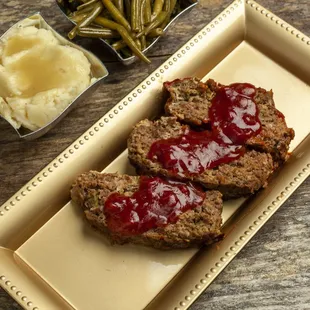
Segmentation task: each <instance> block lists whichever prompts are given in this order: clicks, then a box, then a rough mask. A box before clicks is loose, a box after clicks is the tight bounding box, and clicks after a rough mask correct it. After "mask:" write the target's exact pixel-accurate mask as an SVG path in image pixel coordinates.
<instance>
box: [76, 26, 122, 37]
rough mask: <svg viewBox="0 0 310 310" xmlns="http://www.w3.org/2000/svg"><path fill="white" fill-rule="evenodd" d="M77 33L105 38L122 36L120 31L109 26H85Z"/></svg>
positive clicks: (83, 35)
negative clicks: (108, 27)
mask: <svg viewBox="0 0 310 310" xmlns="http://www.w3.org/2000/svg"><path fill="white" fill-rule="evenodd" d="M77 34H78V35H79V36H81V37H91V38H104V39H111V38H119V37H120V35H119V34H118V32H116V31H113V30H111V29H107V28H91V27H85V28H80V29H78V31H77Z"/></svg>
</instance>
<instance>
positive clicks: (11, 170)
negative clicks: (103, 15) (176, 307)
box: [0, 0, 310, 310]
mask: <svg viewBox="0 0 310 310" xmlns="http://www.w3.org/2000/svg"><path fill="white" fill-rule="evenodd" d="M1 2H2V3H1V10H0V23H1V24H0V33H3V32H4V31H5V30H6V29H7V28H8V27H9V26H11V25H12V24H13V23H15V22H17V21H18V20H19V19H21V18H24V17H25V16H27V15H30V14H32V13H34V12H36V11H40V12H41V13H42V14H43V16H44V17H45V18H46V19H47V21H48V22H49V23H50V24H51V25H52V26H54V27H55V29H56V30H57V31H59V32H60V33H62V34H64V35H65V34H66V33H67V32H68V30H69V29H70V27H71V25H70V23H69V22H68V21H67V20H66V19H65V18H64V16H63V15H62V13H61V12H60V10H59V9H58V8H57V6H56V4H55V2H54V1H53V0H48V1H40V0H24V1H21V0H10V1H1ZM230 2H231V1H230V0H201V1H200V3H199V4H198V6H197V7H196V8H195V9H193V10H192V11H191V12H190V13H189V14H188V15H185V16H183V17H182V18H181V19H180V20H179V21H178V22H177V23H176V24H175V25H174V26H173V28H171V30H170V31H169V32H168V34H167V35H166V36H165V37H164V38H162V39H161V40H160V41H159V43H158V45H157V46H156V47H155V48H154V49H153V50H152V51H151V53H150V57H151V59H152V64H151V65H149V66H147V65H144V64H142V63H136V64H133V65H131V66H130V67H124V66H122V65H121V64H120V63H118V62H117V61H116V59H115V57H114V56H113V55H111V54H109V52H107V51H106V50H105V49H104V47H103V46H102V44H100V43H98V42H97V41H92V40H87V39H83V40H78V41H77V42H78V43H79V44H81V45H83V46H84V47H86V48H88V49H90V50H91V51H93V52H94V53H96V54H97V55H98V56H99V57H100V58H101V59H102V60H103V61H104V62H105V64H106V66H107V68H108V70H109V72H110V75H109V77H108V78H107V79H106V80H105V81H104V83H102V84H101V86H100V88H99V89H98V90H97V91H96V92H95V93H94V94H92V95H91V96H90V97H89V98H88V99H86V100H85V101H84V102H83V103H82V104H81V105H80V106H79V107H78V108H77V109H75V110H74V111H72V112H71V113H70V114H69V115H68V116H67V117H66V118H65V120H64V121H62V122H61V123H60V124H59V125H58V126H57V127H56V128H54V129H53V130H51V131H50V132H49V133H48V134H46V135H45V136H44V137H42V138H40V139H38V140H35V141H30V142H25V141H19V140H17V139H16V136H15V133H14V132H13V131H12V130H11V129H10V128H9V127H8V126H7V125H6V124H5V123H4V122H3V121H1V120H0V180H1V181H0V205H1V204H2V203H3V202H5V201H6V200H7V199H8V198H9V197H10V196H11V195H13V194H14V193H15V192H16V191H17V190H18V189H19V188H20V187H22V186H23V185H24V184H25V183H26V182H27V181H29V180H30V179H31V178H32V177H33V176H34V175H36V174H37V173H38V172H39V171H40V170H41V169H42V168H43V167H44V166H46V165H47V164H48V163H49V162H50V161H51V160H52V159H54V157H56V156H57V155H58V154H59V153H60V152H61V151H63V150H64V149H65V148H66V147H67V146H68V145H69V144H71V143H72V142H73V141H74V140H75V139H76V138H78V137H79V136H80V135H81V134H82V133H83V132H84V131H85V130H86V129H88V128H89V127H90V126H91V125H92V124H93V123H94V122H95V121H97V120H98V119H99V118H101V117H102V116H103V115H104V114H105V113H106V112H107V111H108V110H109V109H110V108H111V107H113V106H114V105H115V104H116V103H117V102H118V101H119V100H120V99H121V98H122V97H124V96H125V95H126V94H127V93H128V92H129V91H130V90H131V89H132V88H134V87H135V86H136V85H137V84H138V83H139V82H141V81H142V80H143V79H144V78H145V77H147V76H148V75H149V74H150V73H151V72H152V71H153V70H154V69H155V68H157V67H158V66H159V65H160V64H161V63H163V62H164V61H165V60H166V59H167V58H168V57H169V56H170V55H171V54H172V53H174V52H175V51H176V50H177V49H178V48H179V47H180V46H182V45H183V44H184V43H185V42H186V41H187V40H188V39H189V38H190V37H192V36H193V35H194V34H195V33H196V32H197V31H198V30H200V29H201V28H202V27H203V26H204V25H205V24H207V23H208V22H209V21H211V19H212V18H214V17H215V16H216V15H217V14H219V13H220V12H221V11H222V10H223V9H224V8H225V7H226V6H227V5H228V4H229V3H230ZM259 2H260V3H261V4H262V5H263V6H265V7H266V8H268V9H270V10H271V11H272V12H274V13H275V14H276V15H278V16H280V17H281V18H283V19H284V20H285V21H287V22H288V23H290V24H292V25H293V26H295V27H296V28H298V29H299V30H301V31H302V32H304V33H306V34H307V35H310V2H309V0H278V1H272V0H260V1H259ZM189 21H190V22H189ZM85 115H87V117H85ZM309 188H310V179H308V180H306V182H304V183H303V185H302V186H301V187H300V188H299V189H298V190H297V191H296V192H295V193H294V195H293V196H292V197H291V198H290V199H289V200H288V201H287V202H286V203H285V204H284V205H283V206H282V207H281V209H280V210H279V211H278V212H277V213H276V214H275V215H274V216H273V217H272V219H271V220H270V221H269V222H268V223H267V224H266V225H265V226H264V227H263V228H262V230H261V231H260V232H259V233H257V235H256V236H255V237H254V238H253V239H252V240H251V241H250V243H249V244H248V245H247V246H246V247H245V248H244V249H243V250H242V252H241V253H240V254H239V255H238V256H237V257H236V258H235V259H234V260H233V262H232V263H231V264H230V265H229V266H228V267H227V268H226V269H225V270H224V271H223V272H222V273H221V274H220V276H219V277H218V278H217V279H216V280H215V281H214V282H213V284H212V285H211V286H210V287H209V288H208V289H207V290H206V291H205V292H204V293H203V294H202V295H201V296H200V297H199V298H198V300H197V301H196V302H195V303H194V304H193V306H192V307H191V310H202V309H213V310H216V309H221V310H223V309H254V308H255V309H264V310H267V309H276V310H278V309H279V310H282V309H296V310H297V309H298V310H299V309H310V224H309V223H310V209H309V208H310V193H309ZM4 309H5V310H8V309H10V310H11V309H14V310H16V309H21V308H20V306H18V305H17V303H16V302H14V301H13V300H12V299H11V298H10V297H9V296H8V295H7V294H6V293H5V292H4V291H2V290H0V310H4ZM80 310H84V309H80ZM120 310H123V309H120ZM164 310H165V309H164Z"/></svg>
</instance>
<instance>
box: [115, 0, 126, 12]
mask: <svg viewBox="0 0 310 310" xmlns="http://www.w3.org/2000/svg"><path fill="white" fill-rule="evenodd" d="M114 3H115V6H116V8H117V9H118V10H119V11H120V12H121V14H122V15H123V16H124V2H123V0H114Z"/></svg>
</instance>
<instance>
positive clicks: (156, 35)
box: [141, 28, 164, 38]
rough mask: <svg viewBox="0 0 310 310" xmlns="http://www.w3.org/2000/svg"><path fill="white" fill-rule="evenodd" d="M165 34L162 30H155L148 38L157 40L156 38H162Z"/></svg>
mask: <svg viewBox="0 0 310 310" xmlns="http://www.w3.org/2000/svg"><path fill="white" fill-rule="evenodd" d="M163 34H164V31H163V29H162V28H155V29H152V30H151V31H150V32H149V34H148V35H147V36H148V38H156V37H159V36H162V35H163ZM141 38H142V37H141Z"/></svg>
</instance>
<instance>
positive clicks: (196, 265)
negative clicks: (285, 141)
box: [0, 0, 310, 310]
mask: <svg viewBox="0 0 310 310" xmlns="http://www.w3.org/2000/svg"><path fill="white" fill-rule="evenodd" d="M309 64H310V39H309V38H307V37H306V36H304V35H303V34H302V33H300V32H299V31H297V30H296V29H294V28H293V27H291V26H289V25H288V24H286V23H285V22H283V21H282V20H280V19H279V18H278V17H276V16H274V15H273V14H272V13H270V12H268V11H267V10H265V9H264V8H262V7H261V6H259V5H258V4H256V3H255V2H253V1H246V3H245V2H244V1H241V0H240V1H235V2H234V3H233V4H232V5H230V6H229V7H228V8H227V9H226V10H225V11H223V13H221V14H220V15H219V16H218V17H217V18H216V19H215V20H214V21H212V22H211V23H210V24H209V25H207V26H206V27H205V28H204V29H202V31H201V32H199V33H198V34H197V35H196V36H195V37H194V38H192V39H191V40H190V41H189V42H188V43H187V44H186V45H185V46H183V47H182V48H181V49H180V50H179V51H177V52H176V53H175V54H174V55H173V56H172V57H171V58H170V59H169V60H168V61H166V62H165V63H164V64H163V65H162V66H161V67H159V68H158V69H157V70H156V71H155V72H153V73H152V74H151V75H150V76H149V77H148V78H147V79H146V80H145V81H143V82H142V83H141V84H140V85H139V86H138V87H137V88H136V89H134V90H133V91H132V92H131V93H130V94H129V95H128V96H127V97H126V98H124V99H123V100H122V101H121V102H120V103H118V104H117V105H116V106H115V107H114V108H113V109H112V110H111V111H110V112H109V113H108V114H107V115H105V116H104V117H103V118H102V119H101V120H99V121H98V122H97V123H96V124H95V125H94V126H93V127H91V128H90V129H89V130H88V131H87V132H85V133H84V134H83V135H82V136H81V137H80V138H79V139H78V140H77V141H76V142H75V143H74V144H72V145H71V146H70V147H69V148H68V149H66V150H65V151H64V152H63V153H61V154H60V155H59V156H58V157H57V158H56V159H55V160H54V161H53V162H51V163H50V164H49V165H48V166H47V167H46V168H44V169H43V170H42V171H41V172H40V173H39V174H38V175H37V176H35V177H34V178H33V179H32V180H31V181H30V182H29V183H28V184H26V185H25V186H24V187H23V188H22V189H21V190H20V191H19V192H17V193H16V195H15V196H14V197H12V198H11V199H10V200H9V201H7V202H6V203H5V204H4V205H3V206H1V207H0V246H1V247H0V262H1V265H0V285H1V286H2V287H3V288H4V289H5V290H6V291H7V292H8V293H9V294H10V295H11V296H12V297H13V298H14V299H15V300H16V301H17V302H19V303H20V304H21V305H22V306H23V307H25V308H26V309H33V310H38V309H72V308H73V309H80V310H84V309H92V310H96V309H107V310H114V309H115V310H123V309H126V310H127V309H128V310H130V309H132V310H138V309H142V308H145V307H146V308H147V309H164V310H165V309H171V310H178V309H186V308H187V307H188V306H189V305H190V304H191V303H192V302H193V301H194V300H195V298H197V296H199V294H200V293H201V292H202V291H203V290H204V289H205V288H206V287H207V286H208V285H209V284H210V283H211V282H212V281H213V280H214V279H215V277H216V276H217V275H218V274H219V273H220V272H221V270H222V269H223V268H224V267H225V266H226V265H227V264H228V263H229V262H230V261H231V260H232V259H233V257H234V256H235V255H236V254H237V253H238V252H239V251H240V250H241V249H242V248H243V247H244V245H245V244H246V243H247V242H248V241H249V240H250V239H251V238H252V237H253V235H254V234H255V233H256V232H257V231H258V229H259V228H261V227H262V226H263V225H264V223H265V222H266V221H267V220H268V219H269V218H270V216H271V215H272V214H273V213H274V212H275V211H276V210H277V209H278V208H279V207H280V206H281V205H282V204H283V202H284V201H285V200H286V199H287V198H288V197H289V196H290V195H291V193H292V192H293V191H294V190H295V189H296V188H297V187H298V186H299V185H300V184H301V182H302V181H303V180H304V179H305V178H306V177H307V176H308V175H309V172H310V136H308V134H309V132H310V122H309V120H308V118H309V114H310V105H309V97H310V86H309V85H310V65H309ZM194 75H195V76H198V77H200V78H207V77H212V78H214V79H216V80H218V81H220V82H222V83H225V84H226V83H232V82H237V81H247V82H250V83H253V84H255V85H257V86H261V87H264V88H267V89H270V88H272V89H273V90H274V93H275V101H276V104H277V107H278V108H279V109H280V110H281V111H282V112H283V113H284V114H285V116H286V119H287V123H288V125H289V126H292V127H293V128H294V129H295V131H296V138H295V139H294V141H293V143H292V145H291V151H292V156H291V158H290V160H289V161H288V162H287V164H286V165H285V166H284V167H283V169H282V170H281V171H280V172H279V173H278V175H276V176H275V177H274V178H273V180H272V181H271V183H270V185H269V186H268V188H267V189H265V190H263V191H261V192H260V193H259V194H258V195H256V196H255V197H252V198H251V199H250V200H248V201H247V202H246V203H244V200H243V199H239V200H234V201H228V202H226V203H225V205H224V213H223V218H224V222H225V226H224V231H225V232H226V233H227V237H226V238H225V239H224V240H223V241H222V242H221V243H218V244H217V245H215V246H211V247H208V248H204V249H201V250H195V249H190V250H178V251H169V252H167V251H164V252H162V251H156V250H153V249H149V248H144V247H140V246H133V245H125V246H114V247H112V246H110V245H109V243H108V242H107V241H106V240H105V238H104V237H103V236H101V235H99V234H97V233H96V232H94V231H93V230H91V229H90V228H89V227H88V225H86V223H85V222H84V220H83V216H82V214H81V211H80V210H78V209H77V208H74V206H73V205H71V203H70V202H69V188H70V184H71V182H72V180H73V178H74V177H75V176H76V175H77V174H79V173H81V172H82V171H87V170H89V169H99V170H102V169H104V168H105V167H106V168H105V171H113V172H114V171H119V172H121V173H124V172H127V173H134V171H133V169H132V168H131V167H130V165H129V163H128V161H127V156H126V150H125V148H126V138H127V136H128V134H129V132H130V130H131V127H132V126H133V125H134V124H135V123H136V122H138V121H139V120H141V119H143V118H146V117H153V116H155V115H156V114H157V113H158V109H159V107H160V104H159V103H160V102H161V90H162V83H163V81H166V80H172V79H174V78H177V77H179V78H181V77H185V76H194Z"/></svg>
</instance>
